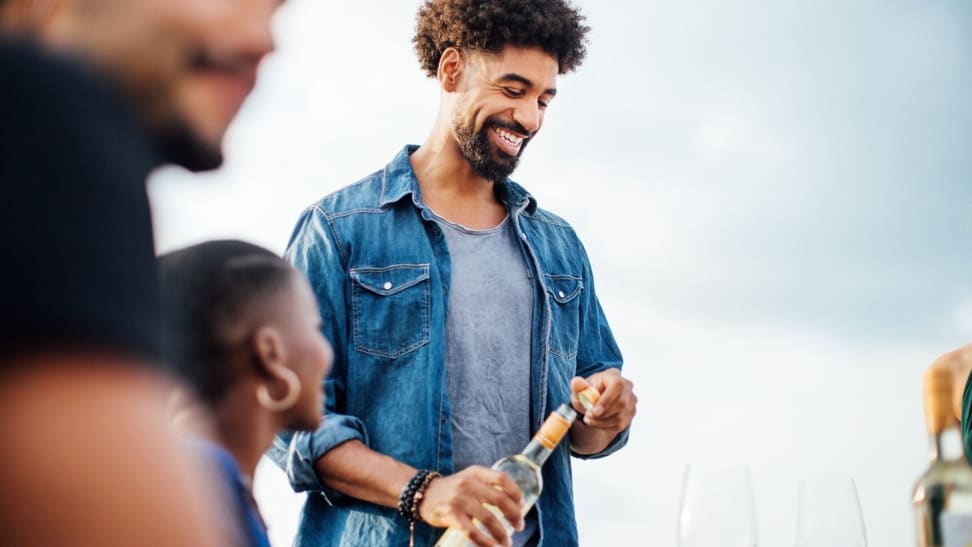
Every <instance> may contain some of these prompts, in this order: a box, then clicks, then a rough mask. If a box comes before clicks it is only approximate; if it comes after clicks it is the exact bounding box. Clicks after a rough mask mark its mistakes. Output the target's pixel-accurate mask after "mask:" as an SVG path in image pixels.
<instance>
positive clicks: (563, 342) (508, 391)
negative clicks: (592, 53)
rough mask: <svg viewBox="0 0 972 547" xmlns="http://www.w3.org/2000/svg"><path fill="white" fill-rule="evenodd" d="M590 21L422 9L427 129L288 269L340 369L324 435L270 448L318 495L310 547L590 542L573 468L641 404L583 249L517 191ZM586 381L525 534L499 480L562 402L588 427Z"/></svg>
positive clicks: (303, 225) (338, 211)
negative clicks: (297, 275) (304, 288)
mask: <svg viewBox="0 0 972 547" xmlns="http://www.w3.org/2000/svg"><path fill="white" fill-rule="evenodd" d="M583 23H584V19H583V16H582V15H581V14H580V13H578V11H577V10H576V9H574V8H573V7H572V6H571V5H569V4H568V3H567V2H565V1H563V0H495V1H490V2H480V1H476V0H432V1H428V2H425V3H424V5H423V6H422V7H421V9H420V10H419V13H418V25H417V34H416V36H415V39H414V42H415V46H416V50H417V52H418V55H419V60H420V62H421V65H422V68H423V70H424V71H425V72H426V73H427V74H428V75H429V76H430V77H433V78H435V79H436V81H437V82H438V85H439V89H440V95H441V102H440V109H439V113H438V117H437V119H436V120H435V123H434V124H433V127H432V131H431V133H430V134H429V136H428V138H427V139H426V140H425V142H424V143H423V144H422V145H421V146H411V145H410V146H406V147H404V149H402V150H401V151H400V152H399V153H398V155H397V156H395V158H394V159H393V160H392V161H391V163H389V164H388V165H387V166H386V167H385V168H384V169H382V170H380V171H378V172H376V173H374V174H372V175H370V176H368V177H366V178H364V179H362V180H361V181H359V182H357V183H355V184H353V185H351V186H349V187H347V188H345V189H343V190H340V191H338V192H336V193H335V194H332V195H330V196H327V197H325V198H324V199H322V200H321V201H319V202H318V203H315V204H314V205H312V206H311V207H310V208H308V209H307V210H306V211H305V213H304V214H303V216H302V217H301V219H300V220H299V222H298V224H297V227H296V230H295V232H294V235H293V237H292V239H291V242H290V244H289V247H288V251H287V256H288V257H289V258H290V259H291V260H292V261H293V262H294V263H295V264H296V265H297V266H298V267H299V268H300V269H302V270H303V271H305V272H306V273H307V274H308V276H309V278H310V279H311V282H312V285H313V286H314V288H315V291H316V292H317V296H318V300H319V302H320V305H321V314H322V315H323V317H324V324H325V325H326V326H327V327H326V328H327V332H326V334H327V336H328V338H329V339H330V340H331V341H332V343H333V345H334V348H335V352H336V357H335V363H334V369H333V372H332V374H331V376H330V378H329V379H328V381H327V383H326V389H327V401H328V404H327V412H328V414H327V420H326V422H325V425H324V426H323V427H322V428H320V429H319V430H318V431H316V432H314V433H298V434H296V435H293V436H286V437H283V438H281V439H280V440H279V442H278V443H277V445H276V447H275V450H274V458H275V459H276V461H277V462H278V463H279V464H280V465H281V466H282V467H283V468H284V469H285V470H286V472H287V474H288V476H289V478H290V480H291V483H292V486H293V487H294V489H295V490H297V491H307V492H309V495H308V496H307V500H306V504H305V507H304V510H303V516H302V519H301V521H300V527H299V532H298V538H297V545H308V546H309V545H348V546H350V545H356V546H362V547H363V546H369V547H373V546H377V545H404V544H406V543H407V541H408V540H409V536H410V535H412V536H413V537H412V539H413V540H414V544H415V545H430V544H431V543H432V542H433V541H434V540H435V538H436V537H438V535H439V534H441V533H442V529H443V528H446V527H450V526H455V527H458V528H459V529H461V530H462V531H464V532H465V533H466V534H468V536H469V538H470V539H471V540H472V541H473V542H474V543H475V544H477V545H496V544H501V545H510V544H514V545H546V546H556V547H564V546H571V545H576V544H577V530H576V525H575V519H574V509H573V500H572V493H571V478H570V456H571V454H573V455H574V456H576V457H583V458H589V457H600V456H605V455H607V454H610V453H612V452H614V451H615V450H617V449H618V448H620V447H621V446H623V445H624V444H625V442H626V441H627V436H628V427H629V425H630V423H631V420H632V418H633V416H634V414H635V405H636V398H635V396H634V393H633V391H632V385H631V382H630V381H628V380H627V379H625V378H624V377H622V376H621V374H620V368H621V354H620V351H619V350H618V348H617V345H616V344H615V341H614V338H613V336H612V334H611V331H610V329H609V328H608V325H607V321H606V319H605V317H604V314H603V313H602V311H601V307H600V304H599V303H598V299H597V296H596V295H595V292H594V282H593V277H592V274H591V268H590V264H589V263H588V260H587V256H586V253H585V251H584V248H583V246H582V245H581V242H580V240H579V239H578V238H577V235H576V234H575V233H574V231H573V229H572V228H571V227H570V226H569V225H568V224H567V222H565V221H564V220H563V219H561V218H559V217H557V216H555V215H553V214H552V213H549V212H547V211H545V210H543V209H540V208H539V207H538V206H537V202H536V200H535V199H534V198H533V197H531V196H530V194H529V193H527V191H526V190H525V189H524V188H523V187H522V186H520V185H519V184H517V183H515V182H513V181H512V180H510V179H509V176H510V175H511V174H512V173H513V171H514V169H515V168H516V166H517V163H518V162H519V160H520V157H521V156H522V154H523V151H524V149H525V147H526V146H527V144H528V143H529V142H530V141H531V140H532V139H533V138H535V137H536V135H537V134H538V132H539V131H540V128H541V126H542V125H543V119H544V116H545V114H546V112H547V109H548V107H549V106H550V105H551V104H552V101H553V100H554V97H555V96H556V95H557V77H558V75H560V74H564V73H567V72H569V71H572V70H574V69H575V68H576V67H577V66H578V65H579V64H580V62H581V60H582V59H583V57H584V54H585V46H584V44H585V36H586V33H587V31H588V28H587V27H586V26H584V24H583ZM588 384H590V385H593V386H594V387H595V388H597V389H598V390H599V391H600V392H601V393H602V396H601V399H600V401H599V403H598V405H597V407H596V408H595V409H594V410H593V412H592V413H591V414H590V415H587V416H585V417H584V420H583V421H581V420H578V422H576V423H575V425H574V426H573V428H572V430H571V432H570V442H569V443H565V444H563V445H561V446H559V447H558V448H557V449H556V451H555V453H554V454H553V455H552V456H551V457H550V459H549V460H548V461H547V463H546V465H545V466H544V469H543V480H544V489H543V493H542V495H541V497H540V499H539V501H538V503H537V505H536V507H535V508H534V509H533V510H531V511H530V512H529V513H528V514H526V515H525V518H521V516H520V510H521V503H522V500H521V496H520V493H519V491H518V490H517V488H516V486H515V485H513V484H512V482H511V481H510V479H509V477H507V476H506V475H504V474H502V473H499V472H497V471H494V470H491V469H488V466H489V465H491V464H492V463H493V462H494V461H496V460H497V459H499V458H500V457H502V456H506V455H509V454H514V453H518V452H519V451H520V450H522V449H523V447H524V446H525V445H526V444H527V442H528V441H529V439H530V437H531V435H532V434H533V433H534V432H536V430H537V428H538V427H539V425H540V423H541V421H542V420H543V419H544V418H545V417H546V415H547V414H549V413H550V412H551V411H552V410H553V409H554V408H556V406H557V405H558V404H560V403H562V402H566V401H568V400H570V401H572V403H573V405H574V408H575V409H577V410H578V411H580V412H582V413H583V411H582V407H581V405H580V404H579V402H578V401H577V399H576V396H574V395H573V393H576V392H578V391H580V390H581V389H583V388H584V387H586V386H587V385H588ZM568 445H569V446H568ZM484 503H487V504H491V505H493V506H495V507H497V508H498V509H499V510H500V512H502V514H503V515H504V516H505V517H506V519H507V520H508V521H509V522H510V523H511V524H512V525H513V526H514V527H515V528H516V529H517V533H516V534H515V535H514V537H513V538H512V540H511V539H510V538H508V537H507V535H506V533H505V532H504V530H503V527H502V525H501V523H500V522H499V520H498V519H497V517H496V516H495V515H494V514H493V513H492V512H490V511H489V510H487V509H486V508H484V507H483V504H484ZM474 520H478V521H480V522H481V523H482V524H483V526H484V527H485V530H479V529H477V527H476V526H474V524H473V521H474ZM490 536H492V537H490Z"/></svg>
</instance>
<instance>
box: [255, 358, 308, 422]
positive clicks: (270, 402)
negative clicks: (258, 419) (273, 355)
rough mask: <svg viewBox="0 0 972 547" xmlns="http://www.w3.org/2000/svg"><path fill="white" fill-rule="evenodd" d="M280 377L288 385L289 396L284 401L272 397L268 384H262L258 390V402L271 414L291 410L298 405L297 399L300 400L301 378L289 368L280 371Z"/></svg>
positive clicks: (284, 397) (285, 396)
mask: <svg viewBox="0 0 972 547" xmlns="http://www.w3.org/2000/svg"><path fill="white" fill-rule="evenodd" d="M280 376H281V378H282V379H283V381H284V382H285V383H286V384H287V394H286V395H284V396H283V398H282V399H274V398H273V397H271V396H270V389H269V388H267V384H260V385H259V386H258V387H257V390H256V398H257V402H258V403H260V406H262V407H263V408H265V409H267V410H269V411H270V412H283V411H284V410H290V408H291V407H293V406H294V405H295V404H297V399H298V398H300V378H298V377H297V374H296V373H294V371H292V370H290V369H289V368H286V367H282V368H281V369H280Z"/></svg>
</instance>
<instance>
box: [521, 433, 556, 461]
mask: <svg viewBox="0 0 972 547" xmlns="http://www.w3.org/2000/svg"><path fill="white" fill-rule="evenodd" d="M551 454H553V450H550V449H549V448H547V447H546V446H543V445H542V444H540V441H538V440H536V439H533V440H531V441H530V444H528V445H527V446H526V448H524V449H523V457H524V458H526V459H528V460H530V462H532V463H534V464H536V465H537V467H540V466H542V465H543V463H544V462H545V461H547V458H549V457H550V455H551Z"/></svg>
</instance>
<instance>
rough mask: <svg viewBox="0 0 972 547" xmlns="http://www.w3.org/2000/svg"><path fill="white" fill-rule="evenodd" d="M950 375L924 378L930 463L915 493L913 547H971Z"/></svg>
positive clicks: (967, 476) (969, 492) (971, 490)
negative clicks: (915, 536)
mask: <svg viewBox="0 0 972 547" xmlns="http://www.w3.org/2000/svg"><path fill="white" fill-rule="evenodd" d="M952 387H953V386H952V375H951V372H950V371H948V370H937V369H931V370H929V371H928V372H927V373H926V374H925V422H926V425H927V426H928V435H929V441H930V448H931V458H930V459H931V463H930V464H929V466H928V469H927V470H926V471H925V473H924V474H923V475H922V476H921V478H919V479H918V483H917V484H916V485H915V490H914V498H913V501H914V507H915V529H916V532H917V538H918V543H917V544H918V547H972V468H970V467H969V464H968V462H967V461H966V460H965V456H964V454H963V451H962V439H961V434H960V433H959V427H958V425H959V424H958V420H957V419H956V418H955V413H954V411H953V410H952V409H953V405H952V397H953V392H954V391H953V389H952Z"/></svg>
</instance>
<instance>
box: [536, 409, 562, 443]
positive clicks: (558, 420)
mask: <svg viewBox="0 0 972 547" xmlns="http://www.w3.org/2000/svg"><path fill="white" fill-rule="evenodd" d="M568 429H570V422H568V421H567V420H566V419H565V418H564V417H563V416H561V415H560V414H557V413H556V412H555V413H553V414H551V415H550V417H549V418H547V421H545V422H543V425H542V426H540V431H537V434H536V435H534V437H533V438H534V439H536V440H537V442H538V443H540V444H542V445H543V446H544V448H546V449H547V450H553V449H554V447H555V446H557V443H559V442H560V439H563V438H564V435H566V434H567V430H568Z"/></svg>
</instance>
